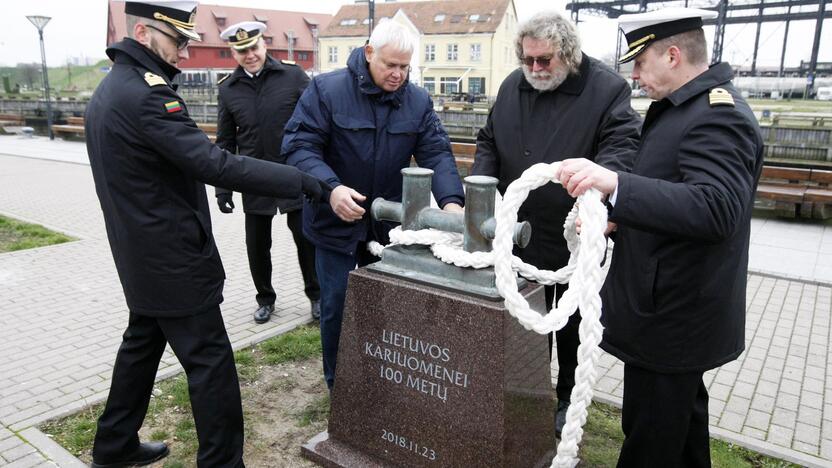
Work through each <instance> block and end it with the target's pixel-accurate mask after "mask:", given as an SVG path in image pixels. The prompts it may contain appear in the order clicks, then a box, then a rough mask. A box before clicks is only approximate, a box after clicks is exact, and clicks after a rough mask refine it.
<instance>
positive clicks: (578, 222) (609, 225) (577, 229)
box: [575, 218, 618, 237]
mask: <svg viewBox="0 0 832 468" xmlns="http://www.w3.org/2000/svg"><path fill="white" fill-rule="evenodd" d="M581 223H582V222H581V218H575V232H577V233H578V234H580V233H581ZM617 229H618V225H617V224H615V223H613V222H612V221H607V228H606V229H604V236H606V237H609V236H610V234H611V233H612V232H614V231H615V230H617Z"/></svg>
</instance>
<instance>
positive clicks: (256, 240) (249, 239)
mask: <svg viewBox="0 0 832 468" xmlns="http://www.w3.org/2000/svg"><path fill="white" fill-rule="evenodd" d="M301 215H302V211H301V210H297V211H292V212H289V213H287V214H286V224H287V225H288V226H289V231H291V232H292V237H293V238H294V240H295V247H297V252H298V263H299V264H300V273H301V276H303V292H304V293H305V294H306V297H308V298H309V300H310V301H317V300H320V298H321V288H320V286H319V285H318V276H317V275H316V274H315V246H314V245H313V244H312V243H311V242H309V241H308V240H307V239H306V238H305V237H304V236H303V228H302V220H301ZM272 218H273V216H271V215H254V214H246V251H247V252H248V266H249V269H250V270H251V279H252V280H253V281H254V287H255V288H256V289H257V304H259V305H261V306H263V305H273V304H274V303H275V300H276V299H277V295H276V294H275V292H274V288H273V287H272Z"/></svg>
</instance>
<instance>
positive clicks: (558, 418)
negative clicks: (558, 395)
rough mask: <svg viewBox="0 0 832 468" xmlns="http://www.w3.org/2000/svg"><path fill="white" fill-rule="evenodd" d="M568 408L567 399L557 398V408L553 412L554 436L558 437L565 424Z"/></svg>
mask: <svg viewBox="0 0 832 468" xmlns="http://www.w3.org/2000/svg"><path fill="white" fill-rule="evenodd" d="M568 409H569V400H558V410H557V411H556V412H555V436H556V437H557V438H558V439H560V433H561V431H563V426H565V425H566V411H567V410H568Z"/></svg>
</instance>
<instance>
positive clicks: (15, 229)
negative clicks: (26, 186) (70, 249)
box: [0, 216, 75, 253]
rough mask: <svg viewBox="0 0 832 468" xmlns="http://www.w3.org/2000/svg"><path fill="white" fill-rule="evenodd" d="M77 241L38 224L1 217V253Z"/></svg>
mask: <svg viewBox="0 0 832 468" xmlns="http://www.w3.org/2000/svg"><path fill="white" fill-rule="evenodd" d="M72 240H75V239H73V238H72V237H69V236H67V235H64V234H61V233H58V232H54V231H50V230H49V229H46V228H45V227H43V226H40V225H37V224H29V223H24V222H22V221H17V220H14V219H11V218H7V217H5V216H0V253H3V252H14V251H17V250H25V249H33V248H35V247H44V246H47V245H53V244H63V243H64V242H69V241H72Z"/></svg>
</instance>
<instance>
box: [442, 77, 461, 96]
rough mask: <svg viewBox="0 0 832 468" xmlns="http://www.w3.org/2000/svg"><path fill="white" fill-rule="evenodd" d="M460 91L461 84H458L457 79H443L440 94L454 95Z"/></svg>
mask: <svg viewBox="0 0 832 468" xmlns="http://www.w3.org/2000/svg"><path fill="white" fill-rule="evenodd" d="M458 91H459V83H458V82H457V78H456V77H453V76H450V77H447V76H446V77H442V80H441V81H440V82H439V93H440V94H453V93H456V92H458Z"/></svg>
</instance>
